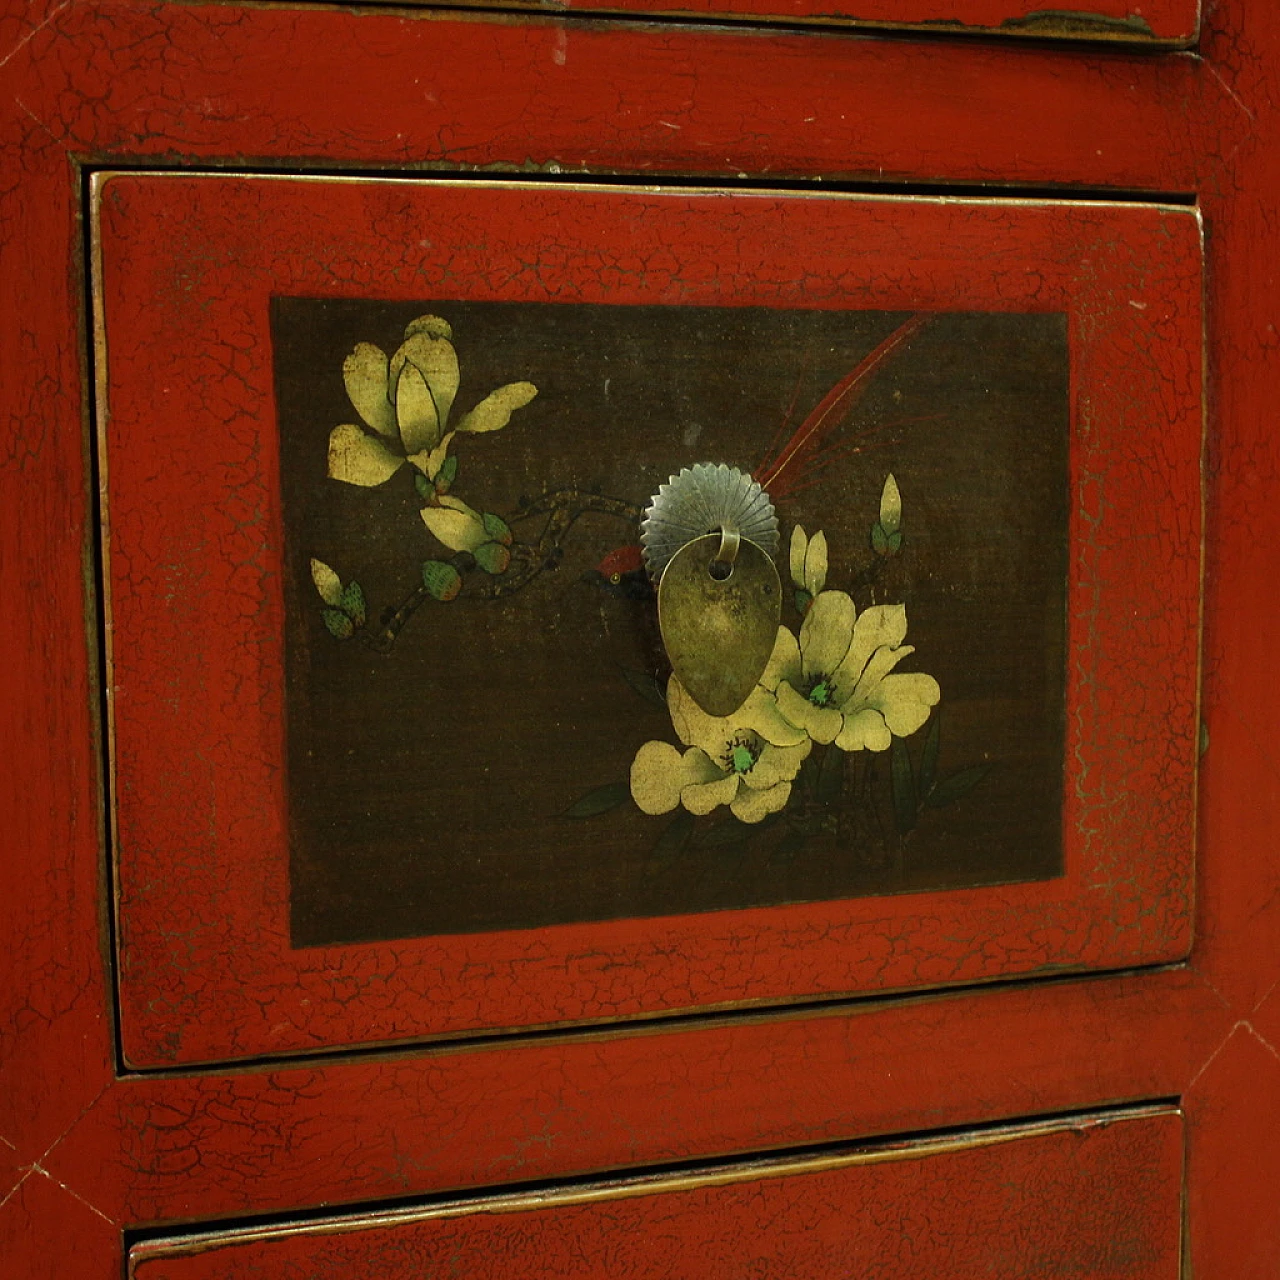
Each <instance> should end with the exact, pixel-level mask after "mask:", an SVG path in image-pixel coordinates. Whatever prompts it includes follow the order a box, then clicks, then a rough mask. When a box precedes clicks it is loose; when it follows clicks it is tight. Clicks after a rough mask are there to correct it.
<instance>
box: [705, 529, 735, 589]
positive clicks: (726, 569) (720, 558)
mask: <svg viewBox="0 0 1280 1280" xmlns="http://www.w3.org/2000/svg"><path fill="white" fill-rule="evenodd" d="M740 546H742V534H740V533H739V532H738V531H737V529H734V528H733V527H732V526H730V525H727V524H722V525H721V526H720V550H719V551H717V552H716V558H715V559H714V560H713V561H712V562H711V569H710V572H711V576H712V577H713V578H717V579H719V580H720V581H721V582H723V581H724V580H725V578H727V577H728V576H729V575H730V574H731V573H732V572H733V565H734V562H735V561H736V560H737V558H738V548H739V547H740Z"/></svg>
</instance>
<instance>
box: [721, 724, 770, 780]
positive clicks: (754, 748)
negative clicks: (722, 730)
mask: <svg viewBox="0 0 1280 1280" xmlns="http://www.w3.org/2000/svg"><path fill="white" fill-rule="evenodd" d="M728 747H729V749H728V751H726V752H725V755H724V767H725V768H726V769H728V771H729V772H730V773H749V772H750V771H751V770H752V769H753V768H754V767H755V763H756V761H757V760H759V759H760V752H761V751H762V750H763V744H762V743H761V742H760V740H759V739H758V738H757V737H756V736H755V734H754V733H740V734H739V735H738V736H737V737H736V738H734V739H733V741H732V742H730V743H729V744H728Z"/></svg>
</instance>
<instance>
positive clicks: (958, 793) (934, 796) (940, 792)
mask: <svg viewBox="0 0 1280 1280" xmlns="http://www.w3.org/2000/svg"><path fill="white" fill-rule="evenodd" d="M990 772H991V766H990V765H989V764H975V765H971V766H970V767H969V768H968V769H961V770H960V772H959V773H953V774H952V775H951V776H950V777H949V778H943V780H942V781H941V782H940V783H938V785H937V786H936V787H934V789H933V790H932V791H931V792H930V793H929V795H928V796H927V797H926V798H925V804H927V805H928V806H929V808H930V809H945V808H946V807H947V805H949V804H955V802H956V801H957V800H960V799H962V798H963V797H965V796H967V795H968V794H969V792H970V791H972V790H973V789H974V787H976V786H977V785H978V783H980V782H981V781H982V780H983V778H985V777H986V776H987V774H988V773H990Z"/></svg>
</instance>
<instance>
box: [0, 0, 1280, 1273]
mask: <svg viewBox="0 0 1280 1280" xmlns="http://www.w3.org/2000/svg"><path fill="white" fill-rule="evenodd" d="M0 39H2V40H3V45H2V46H0V148H2V149H3V154H4V160H3V165H2V166H0V229H2V230H3V235H0V297H2V298H3V304H2V305H0V405H2V406H3V413H2V414H0V441H2V442H3V443H2V444H0V564H3V566H4V568H3V575H4V581H5V584H6V593H7V594H6V608H5V610H4V620H3V625H0V670H3V671H4V673H5V681H6V684H5V697H4V698H3V699H0V741H3V743H4V744H5V753H6V754H5V768H4V769H3V770H0V796H2V797H3V799H2V800H0V805H2V807H3V814H4V818H5V856H4V857H3V858H0V938H3V939H4V942H3V946H4V972H5V979H6V980H5V981H4V982H3V983H0V999H2V1001H3V1003H2V1005H0V1008H2V1013H0V1177H3V1180H4V1187H3V1190H0V1257H2V1258H3V1262H4V1270H5V1271H6V1274H12V1275H15V1276H24V1277H25V1276H32V1277H44V1276H49V1277H53V1276H58V1277H60V1278H62V1277H66V1276H69V1275H73V1276H86V1277H104V1278H105V1277H113V1276H118V1275H119V1274H120V1251H121V1237H122V1232H123V1230H124V1229H125V1228H126V1227H141V1226H151V1227H155V1228H159V1229H162V1230H164V1231H166V1232H172V1231H173V1230H174V1228H175V1225H176V1224H179V1223H182V1222H190V1221H202V1222H214V1221H216V1220H218V1219H220V1218H225V1217H228V1216H234V1215H239V1214H244V1213H256V1212H263V1213H282V1214H287V1213H289V1212H290V1211H293V1210H298V1209H309V1208H315V1207H317V1206H320V1205H325V1204H328V1205H335V1204H343V1203H348V1204H356V1203H359V1202H360V1201H362V1200H369V1199H381V1198H385V1197H388V1196H394V1197H398V1198H412V1197H415V1196H420V1195H424V1194H427V1193H438V1192H445V1191H449V1190H451V1189H456V1188H460V1187H479V1186H486V1185H490V1186H491V1185H495V1184H501V1183H504V1182H507V1183H510V1182H519V1181H523V1180H528V1179H547V1178H557V1177H561V1176H566V1175H571V1174H582V1173H590V1172H598V1171H604V1170H609V1169H618V1168H624V1167H637V1166H643V1165H646V1164H653V1163H661V1162H664V1161H670V1160H690V1159H700V1158H703V1157H708V1156H713V1155H725V1154H731V1153H749V1152H752V1151H758V1150H767V1149H778V1148H785V1147H790V1146H795V1145H801V1144H809V1143H824V1142H831V1141H840V1140H848V1139H854V1138H860V1137H865V1136H867V1135H871V1134H875V1133H903V1132H910V1131H911V1130H913V1129H919V1128H922V1127H924V1128H929V1127H935V1126H966V1125H970V1124H975V1123H979V1122H982V1121H990V1120H998V1119H1001V1118H1008V1117H1015V1116H1020V1115H1031V1114H1037V1113H1045V1112H1052V1111H1057V1110H1078V1109H1088V1108H1091V1107H1094V1106H1099V1105H1103V1104H1108V1103H1114V1102H1117V1101H1123V1100H1138V1099H1143V1098H1153V1097H1170V1096H1181V1097H1182V1098H1183V1100H1184V1107H1185V1112H1186V1139H1187V1141H1186V1155H1187V1161H1186V1178H1187V1184H1186V1199H1185V1205H1186V1223H1187V1226H1186V1249H1187V1256H1188V1267H1187V1270H1188V1273H1189V1274H1193V1275H1195V1276H1197V1277H1200V1278H1201V1280H1203V1277H1218V1276H1226V1277H1230V1278H1231V1280H1274V1276H1275V1275H1276V1274H1277V1272H1278V1271H1280V1197H1277V1196H1276V1195H1275V1194H1274V1187H1275V1185H1276V1182H1277V1180H1278V1179H1280V1168H1277V1166H1276V1163H1275V1153H1276V1152H1277V1151H1280V1112H1278V1111H1277V1109H1276V1105H1275V1100H1276V1099H1277V1098H1278V1097H1280V1012H1277V1010H1278V1009H1280V1005H1277V998H1278V997H1277V995H1276V984H1277V981H1278V980H1280V958H1278V957H1280V894H1277V893H1276V884H1277V881H1278V880H1280V808H1278V805H1280V786H1277V770H1276V764H1275V757H1274V750H1273V747H1272V738H1273V734H1274V725H1275V723H1276V722H1277V720H1278V719H1280V706H1278V705H1277V704H1278V702H1280V688H1278V687H1277V685H1276V683H1275V682H1274V680H1273V679H1272V678H1271V667H1272V662H1273V655H1274V652H1275V649H1276V645H1277V603H1276V593H1275V590H1274V567H1275V564H1276V563H1277V560H1278V559H1280V507H1278V506H1277V503H1276V501H1275V495H1276V490H1277V485H1278V484H1280V477H1278V476H1277V444H1276V436H1275V432H1274V426H1273V423H1274V388H1275V385H1276V383H1277V380H1278V377H1280V369H1278V367H1277V364H1278V361H1280V354H1278V353H1280V344H1278V343H1277V340H1276V333H1275V330H1274V325H1275V318H1274V310H1275V307H1274V283H1273V282H1274V278H1275V273H1276V266H1277V253H1278V252H1280V251H1278V250H1277V247H1276V245H1277V241H1276V235H1275V230H1276V228H1275V217H1274V203H1275V201H1274V193H1275V191H1276V190H1277V189H1278V188H1280V152H1278V150H1277V148H1278V147H1280V129H1278V128H1277V125H1278V123H1280V120H1278V116H1277V111H1278V108H1277V105H1276V104H1277V103H1280V84H1278V83H1277V81H1278V80H1280V11H1277V10H1276V9H1275V7H1274V6H1269V5H1259V4H1253V3H1248V4H1246V3H1244V0H1222V2H1221V3H1219V4H1216V5H1214V6H1213V7H1212V8H1211V9H1210V10H1209V12H1208V13H1207V14H1206V26H1205V31H1204V34H1203V37H1202V39H1201V42H1200V44H1199V46H1198V54H1197V55H1194V56H1193V55H1161V56H1157V57H1145V56H1143V57H1136V56H1127V55H1122V54H1120V53H1113V54H1109V55H1105V56H1103V55H1100V54H1097V53H1092V52H1089V51H1087V50H1082V49H1080V48H1071V49H1067V48H1062V49H1058V50H1048V49H1045V48H1032V47H1029V46H1024V47H1019V48H1015V47H1013V46H1012V45H1009V44H1005V45H1001V44H999V43H996V42H990V43H978V42H971V41H960V40H956V41H947V40H941V39H911V40H904V41H898V40H893V39H885V40H874V41H864V40H860V39H855V38H849V37H843V36H835V35H809V36H799V35H795V34H788V35H785V36H772V35H769V36H765V35H760V34H758V33H755V32H749V31H746V30H738V31H733V32H725V31H711V30H701V31H700V30H691V29H663V28H661V27H654V28H647V29H626V28H623V27H621V26H617V25H609V24H601V25H596V26H591V27H587V26H585V25H579V24H577V23H575V22H573V21H565V20H550V19H548V20H543V21H535V20H530V21H529V22H527V23H511V22H485V21H482V20H471V21H460V20H458V19H457V18H456V17H452V18H448V19H442V18H435V17H432V16H430V15H428V14H420V15H417V16H405V15H401V14H396V13H388V12H382V13H360V12H355V11H339V10H336V9H334V10H327V11H315V10H297V11H293V10H289V9H287V8H261V9H253V10H243V11H242V10H239V9H237V8H236V7H235V6H231V5H218V6H201V5H175V6H166V5H163V4H161V5H157V4H153V3H148V4H140V3H132V2H131V0H67V2H65V3H61V4H59V3H47V4H42V5H35V6H32V5H28V6H23V7H22V8H21V9H20V10H19V11H17V12H16V13H15V12H13V11H12V7H10V11H9V12H6V13H5V14H4V15H3V18H2V21H0ZM762 68H765V70H764V71H762ZM85 160H92V161H95V162H98V163H102V164H110V163H112V162H114V163H117V164H121V163H128V164H150V165H168V164H192V163H195V164H215V165H217V164H223V163H231V164H234V165H236V166H239V167H242V168H243V167H244V166H246V165H285V166H290V167H296V168H302V169H305V168H309V167H312V168H320V169H326V170H333V169H335V168H336V169H362V168H363V169H377V168H379V167H392V168H399V169H402V168H404V167H406V166H417V165H430V166H440V167H443V168H446V169H447V168H449V167H455V166H461V167H467V166H474V165H494V166H503V167H506V168H509V169H510V168H517V169H519V168H523V167H526V166H530V167H533V168H534V169H542V168H545V167H551V166H555V167H557V168H558V169H560V170H562V171H572V170H576V169H583V168H585V169H591V170H595V171H610V170H617V171H620V172H623V173H632V174H635V173H640V174H645V175H653V176H657V175H664V174H684V175H700V174H701V175H713V176H720V175H723V176H726V177H736V176H737V175H738V174H740V173H741V174H747V175H749V176H751V177H756V178H772V177H777V176H785V177H788V178H796V179H807V178H822V179H824V180H830V179H837V178H844V179H855V180H859V181H866V182H870V183H876V182H881V181H883V182H885V183H894V182H898V181H902V180H907V181H914V182H921V183H944V184H946V183H962V184H984V183H993V184H1013V185H1014V187H1023V188H1027V187H1030V188H1040V187H1043V186H1044V185H1046V184H1062V185H1063V187H1064V190H1065V191H1067V192H1069V191H1070V190H1071V189H1073V188H1077V187H1078V188H1083V189H1086V190H1090V191H1095V192H1096V191H1099V190H1102V191H1106V190H1114V191H1117V192H1124V191H1130V192H1131V191H1135V190H1137V191H1174V192H1182V193H1188V194H1191V195H1193V196H1194V197H1195V198H1196V199H1197V200H1198V202H1199V204H1200V207H1201V209H1202V210H1203V213H1204V217H1205V222H1206V227H1207V230H1208V234H1209V249H1208V270H1207V286H1208V293H1207V297H1208V303H1209V306H1208V313H1207V314H1208V334H1209V347H1208V356H1209V359H1208V370H1209V408H1210V415H1209V452H1208V472H1207V476H1208V485H1207V521H1206V526H1205V531H1206V561H1207V564H1206V569H1207V573H1206V589H1205V630H1204V649H1203V653H1204V663H1203V665H1204V682H1203V700H1202V707H1203V712H1204V718H1205V721H1206V724H1207V728H1208V749H1207V751H1206V754H1205V755H1204V757H1203V759H1202V761H1201V768H1200V787H1199V798H1200V818H1199V856H1198V865H1197V872H1196V885H1197V896H1196V904H1197V905H1196V917H1195V923H1196V930H1195V939H1194V945H1193V949H1192V951H1191V955H1190V959H1189V961H1188V963H1187V964H1186V965H1183V966H1178V967H1177V968H1175V969H1173V970H1169V971H1164V972H1154V973H1151V972H1137V973H1132V974H1126V975H1111V976H1107V975H1100V976H1097V977H1080V978H1072V979H1064V980H1061V981H1055V982H1050V983H1045V982H1031V983H1026V984H1014V985H1011V986H1004V987H995V988H989V989H986V990H973V991H964V992H956V993H953V994H947V995H928V996H920V997H916V998H912V999H907V1000H896V1001H887V1002H878V1001H877V1002H870V1003H868V1004H865V1005H864V1004H859V1003H855V1004H836V1005H834V1006H832V1007H831V1008H830V1009H827V1010H824V1011H822V1012H821V1013H809V1014H789V1015H765V1014H753V1015H750V1016H737V1017H734V1018H727V1017H726V1018H724V1019H720V1020H708V1021H706V1022H695V1023H693V1024H671V1025H655V1026H653V1027H651V1028H649V1029H648V1030H647V1031H642V1032H639V1033H635V1032H625V1031H618V1032H612V1033H609V1034H576V1035H568V1036H562V1037H556V1038H550V1039H533V1040H529V1041H527V1042H516V1043H509V1042H503V1043H501V1044H500V1045H496V1046H485V1047H483V1048H479V1047H478V1048H474V1049H468V1048H466V1047H462V1046H455V1047H452V1048H448V1049H436V1050H431V1051H419V1050H413V1049H405V1050H402V1051H399V1052H395V1053H389V1054H386V1055H381V1056H378V1055H373V1056H352V1057H350V1058H341V1057H339V1058H332V1057H330V1058H322V1059H317V1060H314V1061H303V1062H298V1063H294V1064H290V1065H284V1064H281V1063H278V1062H276V1063H265V1064H256V1065H253V1064H251V1065H248V1066H246V1067H244V1068H242V1069H240V1070H207V1069H206V1070H199V1071H189V1072H185V1073H181V1074H177V1075H170V1074H165V1073H161V1072H153V1073H145V1074H128V1073H124V1074H121V1073H119V1072H118V1070H117V1068H116V1058H115V1046H114V1028H113V1019H114V1014H113V1000H112V984H111V977H110V970H109V968H108V966H107V963H106V956H107V955H108V954H109V952H108V945H107V932H106V924H105V922H106V919H107V912H106V902H107V900H108V899H107V891H106V888H105V884H104V875H103V866H104V854H103V846H102V838H101V827H100V822H99V816H98V787H99V780H100V772H99V764H98V759H99V757H98V752H97V750H96V746H95V734H96V727H95V705H96V704H95V698H94V689H95V688H96V681H97V676H96V673H95V671H94V668H93V665H92V663H91V660H90V655H91V654H92V652H93V645H92V643H91V642H89V641H87V639H86V635H87V633H91V632H92V630H93V626H94V622H93V619H94V617H95V614H94V604H93V595H92V592H90V591H87V590H86V585H85V574H86V572H87V570H88V569H89V567H90V566H91V564H92V554H91V547H92V516H93V506H92V503H91V500H90V498H91V493H92V486H91V479H90V471H89V466H88V458H89V456H90V454H89V449H88V447H87V433H86V425H87V422H88V406H87V403H86V397H85V394H84V391H83V389H82V377H83V375H84V372H85V369H86V367H87V365H86V361H85V358H84V352H83V345H84V334H85V332H86V327H87V316H86V315H85V314H84V310H83V307H82V297H83V283H84V276H83V272H82V264H81V262H80V260H79V257H78V245H79V242H80V241H79V237H80V222H79V218H80V210H81V207H82V206H81V200H80V194H81V193H80V187H79V183H78V170H77V167H76V166H77V164H79V163H81V162H83V161H85ZM964 1192H965V1187H964V1186H963V1185H960V1186H956V1187H954V1188H953V1191H952V1194H953V1195H955V1196H957V1197H962V1196H963V1194H964ZM1139 1211H1140V1207H1139Z"/></svg>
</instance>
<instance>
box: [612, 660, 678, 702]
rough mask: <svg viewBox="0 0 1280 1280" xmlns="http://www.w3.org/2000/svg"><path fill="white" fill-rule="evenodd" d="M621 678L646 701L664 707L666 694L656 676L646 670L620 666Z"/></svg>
mask: <svg viewBox="0 0 1280 1280" xmlns="http://www.w3.org/2000/svg"><path fill="white" fill-rule="evenodd" d="M619 670H620V671H621V672H622V678H623V679H624V680H625V681H626V682H627V684H629V685H630V686H631V689H632V691H633V692H634V693H637V694H639V695H640V697H642V698H643V699H644V700H645V701H646V702H652V703H653V704H654V705H655V706H658V707H663V708H665V707H666V705H667V694H666V691H665V690H664V689H663V687H662V685H661V684H660V683H659V681H658V678H657V677H656V676H652V675H650V674H649V672H647V671H640V670H638V669H637V668H635V667H620V668H619Z"/></svg>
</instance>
